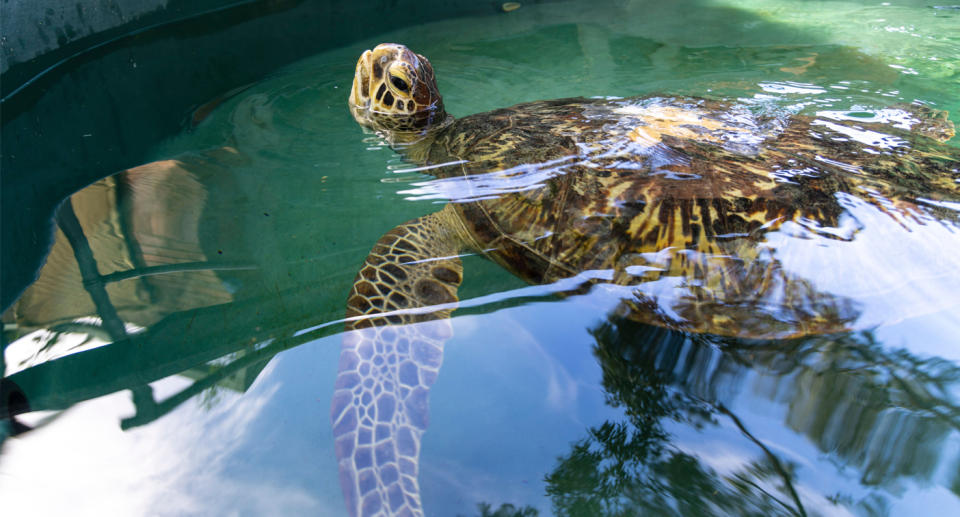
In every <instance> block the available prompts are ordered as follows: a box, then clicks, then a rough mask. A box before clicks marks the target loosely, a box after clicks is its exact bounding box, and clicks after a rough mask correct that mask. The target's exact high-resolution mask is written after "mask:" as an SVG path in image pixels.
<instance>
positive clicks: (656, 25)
mask: <svg viewBox="0 0 960 517" xmlns="http://www.w3.org/2000/svg"><path fill="white" fill-rule="evenodd" d="M890 4H892V5H885V4H884V3H878V2H874V3H866V2H860V3H854V2H803V3H798V2H670V3H653V2H613V3H609V4H604V5H602V6H600V7H598V6H596V5H595V4H593V3H591V4H589V5H588V4H586V3H584V4H576V3H574V4H549V5H542V6H524V7H523V8H521V9H519V10H517V11H514V12H511V13H509V14H502V15H497V16H491V17H486V18H474V19H464V20H452V21H446V22H442V23H438V24H431V25H426V26H421V27H415V28H410V29H404V30H401V31H398V32H395V33H390V34H384V35H382V36H380V37H377V38H375V39H374V40H369V41H361V42H357V43H355V44H351V45H350V46H348V47H346V48H341V49H336V50H333V51H330V52H327V53H324V54H321V55H318V56H315V57H314V58H311V59H308V60H305V61H304V62H302V63H299V64H297V65H294V66H292V67H289V68H287V69H285V70H281V71H278V72H277V73H276V74H275V75H274V76H273V77H272V78H270V79H268V80H265V81H263V82H261V83H258V84H255V85H252V86H250V87H249V88H247V89H245V90H242V91H240V92H238V93H235V94H234V95H233V96H227V97H226V98H225V100H224V102H223V103H222V104H220V105H219V106H217V107H216V109H215V110H213V111H212V112H211V113H210V114H209V116H208V117H207V118H205V119H203V120H202V121H200V122H199V124H198V125H197V126H196V127H195V128H193V129H191V130H190V131H187V132H185V133H184V134H183V135H181V136H179V137H177V138H174V139H172V140H170V141H167V142H162V143H160V144H158V146H157V148H156V149H155V152H154V156H153V157H154V159H156V160H158V161H161V162H160V163H159V164H155V165H152V166H149V168H146V169H141V170H139V171H138V172H134V173H128V174H127V175H126V176H117V177H116V178H115V179H110V180H106V182H105V183H99V184H97V185H95V186H93V187H91V188H89V189H87V190H85V191H84V192H83V193H82V194H80V195H79V196H78V197H75V198H74V199H73V207H74V212H75V213H76V216H77V220H78V222H79V224H80V225H81V226H82V227H83V229H84V232H83V233H84V235H85V236H86V238H87V239H88V241H89V243H90V248H91V249H92V255H93V256H94V258H95V259H96V261H97V267H98V270H99V273H100V274H104V275H105V274H110V273H116V272H122V271H126V270H130V269H133V268H145V267H157V266H162V267H167V268H168V269H169V268H170V267H172V268H173V269H175V270H176V272H170V271H169V270H163V269H154V270H150V271H151V272H153V273H157V274H153V275H150V276H146V277H142V278H139V279H126V280H117V281H115V282H110V283H108V287H107V288H106V290H105V294H106V297H107V298H109V300H110V301H111V304H112V305H113V306H114V307H115V310H116V311H117V313H118V314H119V318H120V319H122V320H123V321H124V322H125V323H126V325H118V324H117V323H116V322H117V320H116V319H113V318H110V317H109V315H108V316H107V317H105V318H104V323H103V324H98V320H92V319H90V316H93V315H95V314H97V313H98V311H97V308H96V307H95V303H94V302H93V301H91V300H92V297H91V295H90V294H89V293H88V291H85V290H84V288H83V286H82V282H81V273H80V272H79V269H78V267H77V266H76V260H77V258H76V257H75V254H74V252H73V251H72V249H71V248H70V247H69V246H64V244H66V243H65V242H64V241H62V239H63V235H61V236H60V237H59V238H60V239H61V243H60V244H59V246H60V247H59V248H57V247H55V248H54V250H53V252H52V254H51V257H50V258H49V259H48V266H47V268H46V269H45V270H44V272H43V273H42V275H41V278H40V279H39V280H38V282H37V283H36V284H35V285H34V286H33V288H32V289H31V290H30V291H28V292H27V293H26V294H25V295H24V298H23V299H22V300H21V302H20V305H19V306H18V310H19V311H20V313H21V326H22V328H23V329H24V330H29V328H28V327H27V325H26V324H27V323H29V321H28V320H29V319H30V318H32V320H33V321H34V322H35V323H38V324H39V326H40V327H41V328H42V329H45V330H39V331H37V332H35V333H32V334H27V335H25V336H24V337H22V338H21V339H20V340H18V341H16V342H14V343H12V344H10V345H9V346H8V347H7V349H6V351H5V364H6V375H7V376H9V377H10V379H11V380H13V381H15V382H16V383H17V384H18V385H19V386H20V387H21V388H22V389H23V390H24V392H25V393H26V394H27V396H28V398H29V400H30V403H31V405H32V406H33V408H34V409H39V410H40V411H35V412H32V413H27V414H24V415H21V416H19V417H18V420H17V422H18V423H19V424H23V425H28V426H35V427H36V429H35V430H33V431H30V432H27V433H24V434H20V435H18V436H17V437H13V438H8V439H7V440H5V441H4V442H3V449H2V451H0V452H2V454H0V508H3V510H4V513H5V514H6V513H10V514H19V515H26V514H39V515H45V514H68V513H69V514H72V515H88V514H89V515H93V514H98V515H101V514H119V515H140V514H150V515H153V514H159V515H166V514H170V515H184V514H188V515H190V514H192V515H206V514H237V515H246V514H254V515H258V514H282V515H297V514H321V515H340V514H343V513H344V505H343V499H342V495H341V493H340V488H339V482H338V474H337V464H336V459H335V457H334V452H333V436H332V432H331V430H330V424H329V419H328V414H329V410H330V395H331V394H332V386H333V379H334V377H335V375H336V370H337V358H338V355H339V347H340V335H339V331H340V329H341V328H342V323H340V322H339V320H340V319H341V318H342V317H343V313H344V300H345V298H346V295H347V293H348V292H349V289H350V285H351V283H352V281H353V277H354V275H355V274H356V271H357V269H358V267H359V265H360V264H361V263H362V262H363V259H364V257H365V256H366V254H367V253H368V251H369V250H370V247H371V246H372V244H373V243H374V242H376V240H377V239H378V238H379V236H380V235H382V234H383V233H384V232H386V231H388V230H389V229H391V228H393V227H394V226H395V225H397V224H399V223H401V222H403V221H407V220H409V219H412V218H414V217H418V216H422V215H425V214H428V213H431V212H434V211H436V210H438V209H439V208H440V207H441V206H442V201H438V200H437V199H431V198H430V197H429V196H422V195H418V193H417V189H418V188H421V187H420V186H418V183H421V182H423V181H424V179H425V176H423V175H421V174H419V173H417V172H415V171H409V169H410V165H409V164H407V163H405V162H403V161H402V160H401V159H400V158H399V157H398V156H397V155H396V154H395V153H394V152H393V151H392V150H390V149H389V148H388V147H387V146H386V145H384V143H383V142H382V141H381V140H380V139H379V138H377V137H376V136H374V135H370V134H364V133H362V132H361V131H360V129H359V128H358V127H357V126H356V124H355V123H354V121H353V120H352V119H351V118H350V115H349V113H348V112H347V109H346V106H345V104H346V98H347V94H348V92H349V88H350V84H351V81H352V75H353V70H354V65H355V62H356V58H357V57H358V56H359V55H360V53H361V52H362V50H364V49H366V48H371V47H372V46H374V45H376V44H377V43H379V42H381V41H396V42H402V43H404V44H406V45H408V46H410V47H411V48H413V49H414V50H416V51H417V52H419V53H422V54H424V55H426V56H428V57H429V58H430V60H431V62H432V63H433V66H434V68H435V70H436V71H437V75H438V83H439V87H440V90H441V92H442V93H443V95H444V102H445V104H446V107H447V110H448V111H449V112H451V113H452V114H454V115H457V116H462V115H466V114H470V113H477V112H482V111H486V110H490V109H495V108H499V107H504V106H509V105H512V104H515V103H518V102H523V101H530V100H537V99H546V98H556V97H568V96H577V95H584V96H621V97H626V96H634V95H643V94H649V93H656V92H669V93H673V94H683V95H696V96H713V97H718V98H725V99H730V100H739V101H741V102H743V103H745V104H747V105H749V106H751V108H752V109H753V110H755V111H757V112H761V113H773V112H780V111H790V112H800V113H804V114H809V115H813V114H816V113H818V112H819V113H821V117H822V118H823V119H824V120H831V119H830V116H831V114H834V116H840V115H843V116H848V115H847V114H850V113H853V114H854V115H853V116H857V114H859V115H860V116H871V114H878V113H879V114H881V115H882V113H883V112H881V111H880V110H881V108H886V107H889V106H894V105H896V104H898V103H910V102H913V101H916V100H919V101H922V102H924V103H926V104H928V105H930V106H932V107H935V108H937V109H945V110H949V111H950V112H951V113H950V119H951V120H952V121H953V122H954V123H955V124H960V116H958V114H960V95H958V93H960V84H958V73H960V71H958V69H957V66H958V65H957V63H960V36H958V34H960V31H957V30H956V29H957V27H960V9H956V8H954V7H952V6H937V7H933V6H928V5H927V4H924V3H919V2H912V3H905V2H896V3H893V2H891V3H890ZM872 116H880V115H872ZM951 145H954V146H957V143H956V142H955V141H954V142H953V143H952V144H951ZM171 159H174V160H179V162H178V164H174V163H171V162H163V160H171ZM946 209H947V210H953V211H956V210H957V208H956V205H955V204H954V205H948V206H947V208H946ZM861 223H862V224H864V227H865V229H864V230H863V231H861V232H860V233H858V234H857V237H856V238H855V239H854V244H856V246H857V248H856V249H857V251H856V252H850V253H848V254H844V253H846V251H845V248H840V249H839V250H832V251H831V249H829V245H830V244H831V242H833V241H829V240H826V239H824V240H823V244H824V247H825V248H827V250H826V251H825V252H824V253H825V254H824V255H822V257H833V260H834V262H832V263H831V262H829V261H826V262H821V263H817V262H814V261H811V260H809V259H810V256H809V255H804V254H800V253H797V254H793V255H790V254H789V253H788V254H787V256H788V257H790V256H792V257H794V262H795V263H792V264H791V265H790V267H791V268H792V269H793V270H803V269H802V268H804V267H806V268H808V270H807V271H808V273H809V272H818V274H819V272H822V271H825V270H831V267H836V266H842V267H841V268H840V269H841V270H842V271H844V272H848V273H849V272H856V271H858V270H859V269H862V270H865V271H867V272H871V271H883V272H887V273H889V272H890V271H904V273H902V274H903V276H904V277H905V278H907V279H909V281H907V282H904V283H903V284H900V285H898V286H897V287H898V288H897V290H896V292H892V293H888V294H884V293H880V294H877V293H867V294H864V293H863V292H857V291H853V292H852V293H848V294H850V295H851V296H853V297H854V298H855V299H859V300H866V301H865V302H864V306H865V308H864V313H865V314H867V315H870V317H871V318H872V319H869V318H868V320H869V321H867V322H865V323H864V324H863V325H862V326H861V327H859V328H858V329H857V331H855V332H850V333H847V334H843V335H834V336H829V337H814V338H808V339H801V340H794V341H788V342H779V341H773V342H766V341H742V340H732V339H725V338H717V337H712V336H700V335H683V334H679V333H673V332H667V331H664V330H662V329H658V328H650V327H645V326H641V325H638V324H633V323H629V322H625V321H621V320H618V319H616V318H609V317H608V312H609V309H610V308H611V307H612V305H611V302H610V298H609V296H605V292H604V291H603V290H602V289H598V290H593V291H591V292H590V293H588V294H585V295H580V296H571V297H567V298H558V297H554V296H552V295H551V292H553V291H554V290H555V289H551V288H550V287H549V286H547V287H527V286H526V284H524V283H523V282H521V281H520V280H518V279H516V278H514V277H512V276H511V275H509V274H508V273H506V272H505V271H503V270H501V269H500V268H498V267H497V266H495V265H493V264H492V263H490V262H489V261H486V260H484V259H482V258H480V257H477V256H470V257H466V258H465V259H464V261H463V263H464V270H465V278H464V283H463V285H462V287H461V289H460V292H459V294H460V298H461V300H463V307H462V308H461V309H460V310H459V311H458V312H457V313H456V316H455V317H454V318H453V320H452V323H453V329H454V337H453V338H451V339H450V340H449V341H448V342H447V344H446V354H445V357H444V365H443V368H442V370H441V374H440V377H439V379H438V380H437V382H436V384H435V385H434V387H433V389H432V390H431V393H430V428H429V430H428V432H427V433H426V434H425V436H424V441H423V444H422V452H421V456H420V485H421V487H422V496H423V504H424V507H425V509H426V511H427V514H428V515H458V514H459V515H477V514H479V513H481V512H480V510H479V509H478V506H477V505H478V504H480V503H486V504H489V505H491V507H492V509H496V508H498V507H500V505H501V504H504V503H509V504H513V505H515V506H516V508H522V507H525V506H529V507H531V508H535V509H536V510H537V511H539V514H540V515H554V514H557V515H598V514H604V512H612V511H613V510H615V509H616V508H617V505H618V504H619V505H623V506H624V507H626V508H628V509H633V510H632V511H634V512H639V511H640V509H645V511H647V512H649V513H651V514H657V515H659V514H669V513H671V512H672V513H676V514H681V515H699V514H708V515H709V514H720V515H723V514H757V515H771V514H794V515H796V514H802V513H806V514H809V515H817V514H819V515H912V514H920V515H930V514H949V513H956V512H957V511H958V510H960V475H958V474H957V472H958V471H960V434H958V429H960V408H958V403H957V396H958V379H960V363H958V361H960V339H958V338H957V336H960V324H958V323H957V322H958V321H960V297H958V296H957V295H956V294H955V292H956V291H955V290H950V289H949V288H950V287H951V284H950V283H949V281H942V280H939V279H938V280H936V281H930V280H929V278H934V279H937V278H938V277H937V276H936V274H937V268H938V267H941V265H946V266H950V265H954V262H953V259H952V257H954V256H956V255H957V251H958V250H960V245H958V241H957V239H956V233H955V232H954V233H950V232H945V233H938V232H940V230H934V229H932V227H931V226H930V225H926V226H911V225H912V224H913V223H911V222H906V223H905V225H906V226H898V225H897V224H894V223H893V222H892V219H891V220H886V219H882V218H877V219H871V220H867V221H866V223H864V222H863V221H861ZM904 228H907V229H911V230H912V231H911V232H907V231H906V230H905V229H904ZM841 230H842V228H841ZM918 236H919V238H918ZM927 237H931V238H929V239H928V238H927ZM932 237H936V238H935V239H934V238H932ZM902 239H913V241H903V240H902ZM905 242H909V243H910V244H911V245H910V246H908V245H906V244H905ZM783 246H789V239H786V241H785V243H783ZM784 249H786V250H789V249H790V248H789V247H785V248H784ZM830 253H834V255H830ZM870 255H873V256H874V258H873V259H866V258H865V257H868V256H870ZM864 260H874V262H863V261H864ZM184 263H186V264H192V265H194V266H196V267H193V269H191V267H192V266H189V265H188V266H184V265H183V264H184ZM170 264H175V266H169V265H170ZM211 268H213V269H215V271H211ZM924 272H930V275H929V276H927V277H925V276H924ZM908 273H909V274H908ZM811 274H812V273H811ZM824 278H829V275H827V276H826V277H824ZM925 278H927V280H925ZM843 280H844V277H840V278H834V279H833V280H832V281H831V282H833V284H835V286H836V288H837V289H841V290H842V289H843V288H844V286H847V285H850V286H854V287H856V286H859V285H862V283H858V282H857V281H850V282H845V281H843ZM825 281H827V280H825ZM101 299H102V298H101ZM891 307H893V308H894V309H891ZM905 307H906V308H911V307H914V308H916V307H919V309H917V310H914V311H912V312H910V311H906V312H905V311H903V310H902V309H904V308H905ZM99 313H100V314H103V309H102V306H101V310H100V311H99ZM111 322H113V324H112V325H111ZM124 335H127V336H135V337H134V338H132V339H130V340H129V341H127V340H125V339H124ZM111 341H118V342H117V343H114V344H108V343H110V342H111ZM181 372H182V373H181ZM4 424H5V426H6V428H7V429H11V428H12V424H11V423H10V422H9V421H7V422H4ZM618 498H619V499H618ZM951 510H952V512H951ZM610 514H612V513H610Z"/></svg>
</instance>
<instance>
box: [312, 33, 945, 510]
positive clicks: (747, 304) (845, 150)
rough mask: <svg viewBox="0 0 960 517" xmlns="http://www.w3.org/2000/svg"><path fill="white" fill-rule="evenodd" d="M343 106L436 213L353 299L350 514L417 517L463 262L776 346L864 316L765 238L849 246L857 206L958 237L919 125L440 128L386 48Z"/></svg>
mask: <svg viewBox="0 0 960 517" xmlns="http://www.w3.org/2000/svg"><path fill="white" fill-rule="evenodd" d="M349 106H350V111H351V113H352V115H353V117H354V118H355V119H356V121H357V122H358V123H359V124H360V125H361V126H363V127H365V128H368V129H370V130H373V131H375V132H377V134H379V135H380V136H381V137H382V138H384V139H386V140H387V141H388V142H389V143H390V144H391V146H392V147H393V148H394V149H395V150H396V151H398V152H399V153H401V154H402V155H403V156H404V157H405V158H406V160H408V161H410V162H412V163H414V164H417V165H419V167H417V169H418V170H422V171H424V172H425V173H427V174H430V175H433V176H435V177H436V178H437V179H436V180H433V181H432V182H431V183H428V184H426V185H424V186H423V188H424V189H427V190H428V191H429V192H431V193H432V194H433V195H437V196H443V197H446V198H447V199H448V200H449V202H448V203H447V204H446V205H445V206H444V208H443V209H441V210H439V211H437V212H435V213H433V214H430V215H426V216H424V217H420V218H417V219H414V220H412V221H409V222H406V223H403V224H401V225H399V226H397V227H396V228H394V229H392V230H390V231H389V232H387V233H386V234H385V235H384V236H383V237H382V238H380V240H379V241H378V242H377V243H376V245H375V246H374V247H373V249H372V251H371V252H370V254H369V256H368V257H367V258H366V261H365V263H364V264H363V265H362V267H361V269H360V271H359V273H358V275H357V277H356V280H355V283H354V285H353V288H352V291H351V293H350V295H349V298H348V302H347V325H346V326H347V332H346V333H345V334H344V337H343V345H342V347H343V348H342V350H341V357H340V365H339V373H338V377H337V380H336V385H335V392H334V396H333V401H332V404H331V419H332V425H333V432H334V436H335V442H336V443H335V450H336V455H337V458H338V461H339V469H340V478H341V483H342V488H343V491H344V496H345V499H346V502H347V507H348V510H349V513H350V514H351V515H364V516H366V515H408V516H410V515H423V508H422V506H421V502H420V493H419V487H418V481H417V473H418V458H419V451H420V443H421V436H422V434H423V432H424V430H425V429H426V427H427V423H428V422H427V420H428V407H427V395H428V392H429V388H430V386H431V384H432V383H433V382H434V380H435V379H436V377H437V374H438V371H439V368H440V364H441V361H442V357H443V345H444V341H445V340H446V339H447V338H448V337H449V336H450V334H451V330H450V329H451V327H450V326H449V323H448V321H447V320H448V318H449V316H450V314H451V312H452V311H453V310H454V309H455V308H456V304H457V303H458V297H457V290H458V287H459V285H460V283H461V279H462V277H463V270H462V266H461V261H460V258H459V257H461V256H462V255H463V254H464V253H477V254H482V255H483V256H485V257H487V258H489V259H490V260H493V261H495V262H496V263H498V264H500V265H501V266H503V267H504V268H506V269H507V270H509V271H510V272H512V273H513V274H515V275H517V276H519V277H520V278H522V279H524V280H526V281H528V282H530V283H534V284H547V283H560V284H562V285H564V286H566V287H563V288H562V289H558V290H560V291H563V292H566V293H577V292H583V291H584V290H585V289H588V288H591V286H595V285H598V284H603V285H605V286H608V288H611V289H613V290H614V292H615V293H617V296H618V297H619V299H620V302H619V303H620V305H619V306H618V308H617V309H616V311H617V312H618V314H620V315H622V316H626V317H628V318H631V319H634V320H637V321H639V322H643V323H648V324H653V325H660V326H664V327H668V328H671V329H676V330H678V331H684V332H704V333H711V334H719V335H724V336H732V337H741V338H788V337H794V336H802V335H807V334H816V333H833V332H841V331H845V330H848V329H850V328H854V327H855V326H856V325H857V318H858V314H859V312H858V311H859V309H860V307H859V306H858V304H857V303H856V300H851V299H850V298H849V297H846V296H838V295H836V294H832V293H831V292H829V291H825V290H824V289H822V288H821V286H820V285H818V284H817V283H816V282H813V281H811V280H810V279H809V278H806V277H804V276H802V275H798V274H795V273H793V272H791V270H788V269H787V268H785V267H783V265H782V263H781V261H780V260H779V259H778V257H777V256H776V254H775V250H773V248H771V246H769V245H768V244H769V241H771V240H772V239H773V238H774V236H781V235H783V234H789V235H792V236H796V237H798V238H797V239H795V240H796V241H797V242H799V243H800V244H801V245H803V243H805V242H808V243H810V244H809V246H810V247H815V246H817V245H818V244H817V243H821V241H822V242H833V241H838V242H844V241H850V240H852V239H853V237H852V235H853V234H855V233H856V232H857V231H858V230H857V225H856V221H853V222H851V221H850V218H849V217H847V216H846V215H845V214H847V213H848V212H849V209H850V207H851V206H853V205H857V206H861V205H862V206H866V207H869V208H870V210H871V212H872V213H873V212H875V213H879V214H885V216H888V217H889V218H891V219H890V220H891V221H899V222H900V223H901V224H907V223H908V222H909V221H910V220H915V219H921V220H923V221H925V224H936V225H941V226H945V227H949V228H951V229H952V230H956V229H957V218H958V217H957V216H958V207H960V205H958V204H956V202H957V200H960V165H958V164H960V151H958V150H957V149H956V148H954V147H950V146H948V145H944V144H943V142H945V141H946V140H948V139H949V138H951V137H952V136H953V126H952V124H951V123H950V122H949V120H948V119H947V118H946V114H945V113H943V112H937V111H934V110H931V109H929V108H926V107H924V106H920V105H911V106H901V107H898V108H891V109H888V110H881V111H878V112H875V113H873V114H869V116H864V115H862V114H861V115H858V114H850V113H840V112H829V113H825V114H823V115H822V116H817V117H808V116H799V115H796V116H789V115H785V114H773V115H764V114H757V113H754V112H753V111H751V110H750V109H748V107H746V106H743V105H738V104H736V103H728V102H722V101H718V100H709V99H700V98H685V97H674V96H647V97H638V98H569V99H559V100H549V101H537V102H529V103H524V104H518V105H516V106H513V107H509V108H505V109H498V110H494V111H490V112H487V113H481V114H476V115H471V116H468V117H464V118H461V119H457V120H455V119H454V118H453V117H452V116H450V115H448V114H447V113H446V111H445V110H444V106H443V101H442V98H441V96H440V93H439V91H438V89H437V85H436V81H435V78H434V72H433V68H432V66H431V64H430V62H429V61H428V60H427V59H426V58H425V57H423V56H422V55H419V54H416V53H414V52H412V51H411V50H409V49H408V48H406V47H404V46H402V45H398V44H382V45H379V46H377V47H376V48H375V49H373V50H372V51H371V50H368V51H366V52H364V53H363V55H362V56H361V57H360V60H359V62H358V63H357V67H356V74H355V77H354V81H353V88H352V91H351V93H350V99H349ZM954 234H955V233H954ZM804 239H806V240H804ZM867 273H871V272H870V271H867ZM897 274H900V273H899V272H898V273H897ZM945 274H949V273H945ZM880 277H882V278H887V277H889V275H880Z"/></svg>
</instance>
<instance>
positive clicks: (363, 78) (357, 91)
mask: <svg viewBox="0 0 960 517" xmlns="http://www.w3.org/2000/svg"><path fill="white" fill-rule="evenodd" d="M372 66H373V52H372V51H370V50H365V51H364V52H363V54H362V55H361V56H360V59H358V60H357V70H356V72H355V73H354V74H353V89H351V90H350V108H351V111H352V110H353V109H355V108H359V109H366V108H369V107H370V86H371V85H370V81H371V69H372Z"/></svg>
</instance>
